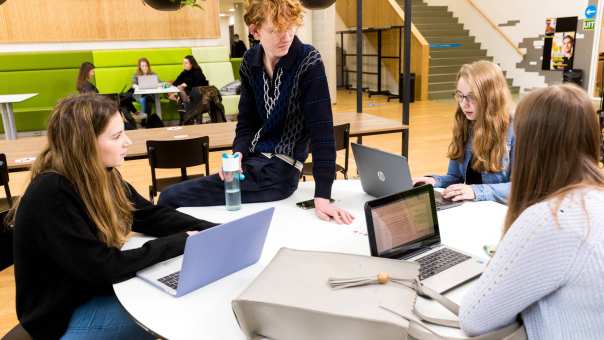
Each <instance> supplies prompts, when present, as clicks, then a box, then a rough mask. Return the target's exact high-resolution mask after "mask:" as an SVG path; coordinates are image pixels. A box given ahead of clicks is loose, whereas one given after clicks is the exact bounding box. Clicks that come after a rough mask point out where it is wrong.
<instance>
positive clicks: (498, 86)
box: [414, 60, 514, 203]
mask: <svg viewBox="0 0 604 340" xmlns="http://www.w3.org/2000/svg"><path fill="white" fill-rule="evenodd" d="M510 97H511V96H510V90H509V89H508V84H507V81H506V79H505V77H504V75H503V72H502V71H501V69H500V68H499V66H497V65H496V64H494V63H492V62H490V61H485V60H481V61H477V62H474V63H471V64H466V65H463V66H462V67H461V69H460V70H459V73H458V74H457V90H456V92H455V99H456V100H457V102H458V105H457V110H456V112H455V123H454V127H453V140H452V141H451V144H450V145H449V152H448V157H449V159H450V161H449V168H448V171H447V174H446V175H444V176H436V175H435V176H430V177H420V178H415V179H414V183H428V184H432V185H433V186H435V187H437V188H446V189H445V190H444V192H443V196H444V197H445V198H446V199H450V200H453V201H460V200H476V201H487V200H488V201H497V202H501V203H505V202H506V200H507V197H508V194H509V190H510V183H509V182H510V166H511V161H512V157H511V155H512V151H513V148H514V133H513V130H512V127H511V117H510V101H511V98H510Z"/></svg>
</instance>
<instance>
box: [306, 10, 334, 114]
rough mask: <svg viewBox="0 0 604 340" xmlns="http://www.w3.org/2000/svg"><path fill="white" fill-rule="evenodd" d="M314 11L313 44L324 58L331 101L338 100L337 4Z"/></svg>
mask: <svg viewBox="0 0 604 340" xmlns="http://www.w3.org/2000/svg"><path fill="white" fill-rule="evenodd" d="M310 13H312V44H313V46H314V47H315V48H317V50H319V53H321V57H322V59H323V64H324V65H325V73H326V74H327V83H328V85H329V95H330V97H331V103H332V104H335V102H336V87H337V84H336V82H337V79H336V77H337V76H336V72H337V69H336V5H335V4H333V5H332V6H330V7H328V8H326V9H322V10H314V11H311V12H310Z"/></svg>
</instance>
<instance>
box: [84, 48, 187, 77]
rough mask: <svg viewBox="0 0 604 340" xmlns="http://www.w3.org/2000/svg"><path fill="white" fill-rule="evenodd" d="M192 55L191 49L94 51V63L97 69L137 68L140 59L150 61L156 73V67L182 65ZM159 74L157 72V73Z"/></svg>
mask: <svg viewBox="0 0 604 340" xmlns="http://www.w3.org/2000/svg"><path fill="white" fill-rule="evenodd" d="M190 54H191V49H190V48H185V47H182V48H153V49H148V48H144V49H129V50H99V51H93V52H92V56H93V63H94V66H96V67H118V66H132V67H136V62H137V61H138V59H139V58H141V57H145V58H147V59H149V63H150V64H151V69H152V70H153V71H155V65H175V64H178V65H182V60H183V58H184V57H185V56H186V55H190ZM156 72H157V71H156Z"/></svg>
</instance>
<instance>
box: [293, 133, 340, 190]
mask: <svg viewBox="0 0 604 340" xmlns="http://www.w3.org/2000/svg"><path fill="white" fill-rule="evenodd" d="M333 134H334V139H335V142H336V152H337V151H340V150H346V151H344V166H341V165H339V164H337V163H336V172H341V173H342V174H343V175H344V178H345V179H348V152H349V151H348V149H349V148H348V145H349V144H350V124H348V123H346V124H342V125H336V126H334V127H333ZM306 176H312V162H308V163H304V167H303V168H302V180H303V181H305V180H306Z"/></svg>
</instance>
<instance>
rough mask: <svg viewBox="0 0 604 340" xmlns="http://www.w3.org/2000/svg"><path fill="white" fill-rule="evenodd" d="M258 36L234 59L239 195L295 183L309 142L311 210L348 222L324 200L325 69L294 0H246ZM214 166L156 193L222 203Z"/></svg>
mask: <svg viewBox="0 0 604 340" xmlns="http://www.w3.org/2000/svg"><path fill="white" fill-rule="evenodd" d="M244 18H245V22H246V24H247V25H248V26H249V28H250V32H252V33H253V34H254V36H255V37H256V38H258V39H259V40H260V44H259V45H256V46H254V47H253V48H251V49H250V50H248V52H246V53H245V56H244V58H243V60H242V63H241V69H240V71H239V73H240V75H241V84H242V85H241V98H240V101H239V115H238V117H237V119H238V121H237V128H236V135H235V140H234V141H233V152H235V153H238V154H239V156H240V159H242V168H243V172H244V173H245V175H246V179H245V181H243V182H241V191H242V194H241V196H242V202H244V203H252V202H268V201H276V200H281V199H284V198H286V197H289V196H290V195H291V194H292V193H293V192H294V191H295V190H296V189H297V187H298V182H299V180H300V171H301V170H302V164H303V163H304V161H305V160H306V158H307V157H308V152H309V147H310V145H312V148H310V149H311V150H312V158H313V177H314V179H315V183H316V185H315V213H316V214H317V216H319V217H320V218H321V219H324V220H330V219H333V220H335V221H336V222H337V223H352V219H353V217H352V215H351V214H350V213H348V212H347V211H345V210H343V209H340V208H337V207H336V206H335V205H333V204H331V203H330V202H329V198H330V197H331V186H332V184H333V181H334V179H335V164H336V163H335V160H336V151H335V141H334V135H333V120H332V113H331V100H330V98H329V89H328V87H327V77H326V75H325V69H324V67H323V62H322V61H321V56H320V54H319V52H318V51H317V50H316V49H315V48H314V47H312V46H310V45H305V44H303V43H302V42H301V41H300V40H299V39H298V38H297V37H296V36H295V34H294V33H295V30H296V28H297V26H299V25H300V24H301V23H302V5H301V4H300V2H299V1H298V0H271V1H268V0H253V1H251V3H250V4H249V6H248V9H247V12H246V13H245V16H244ZM222 178H223V175H222V172H220V173H219V174H215V175H212V176H205V177H203V178H200V179H195V180H190V181H186V182H182V183H179V184H176V185H173V186H171V187H169V188H167V189H166V190H164V191H163V192H162V193H161V195H160V197H159V203H158V204H159V205H165V206H168V207H181V206H207V205H222V204H224V203H225V197H224V184H223V181H222Z"/></svg>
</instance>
